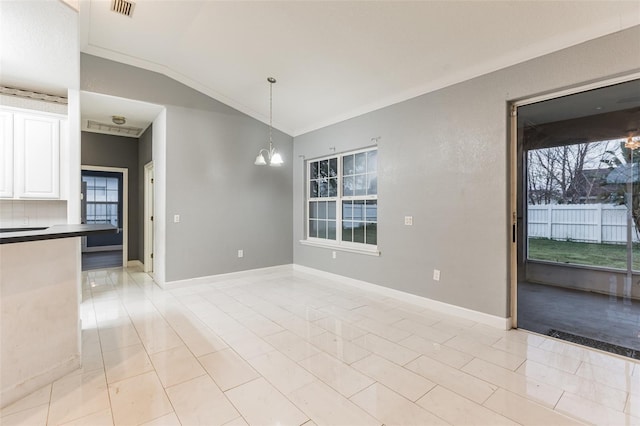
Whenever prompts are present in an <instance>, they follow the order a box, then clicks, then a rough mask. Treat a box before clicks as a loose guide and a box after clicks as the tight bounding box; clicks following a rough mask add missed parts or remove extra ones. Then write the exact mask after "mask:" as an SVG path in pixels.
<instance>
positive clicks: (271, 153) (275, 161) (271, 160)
mask: <svg viewBox="0 0 640 426" xmlns="http://www.w3.org/2000/svg"><path fill="white" fill-rule="evenodd" d="M267 81H268V82H269V149H268V150H267V149H264V148H263V149H261V150H260V152H258V156H257V157H256V161H255V162H254V163H253V164H255V165H256V166H265V165H267V164H269V165H270V166H272V167H279V166H281V165H282V163H283V162H284V161H282V157H281V156H280V154H279V153H278V152H277V151H276V149H275V148H274V147H273V135H272V134H273V84H274V83H275V82H276V79H275V78H273V77H269V78H267ZM265 153H266V154H267V155H266V158H265V155H264V154H265Z"/></svg>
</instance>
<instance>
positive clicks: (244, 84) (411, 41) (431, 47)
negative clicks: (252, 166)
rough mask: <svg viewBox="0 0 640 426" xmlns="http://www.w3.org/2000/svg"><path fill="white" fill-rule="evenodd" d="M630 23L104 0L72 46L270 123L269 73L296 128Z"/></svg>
mask: <svg viewBox="0 0 640 426" xmlns="http://www.w3.org/2000/svg"><path fill="white" fill-rule="evenodd" d="M12 1H13V0H3V1H2V2H1V3H3V9H2V10H3V11H6V10H10V9H11V8H9V7H7V6H6V4H7V3H11V2H12ZM40 1H41V2H42V3H43V4H44V3H49V2H47V1H45V0H40ZM29 3H31V4H32V5H34V7H35V4H36V3H37V2H35V1H32V2H29ZM34 7H31V9H33V8H34ZM42 10H44V9H42ZM34 13H35V12H34ZM43 13H44V12H43ZM6 14H7V13H5V15H6ZM5 20H6V19H5V18H3V22H4V21H5ZM16 25H19V26H20V25H21V26H22V27H23V26H24V23H16ZM635 25H640V2H639V1H637V0H632V1H616V0H604V1H598V0H593V1H541V0H500V1H475V0H472V1H464V0H463V1H411V2H405V1H395V0H389V1H330V2H326V1H213V0H210V1H207V0H189V1H181V0H162V1H158V0H135V7H134V9H133V14H132V16H131V17H127V16H123V15H120V14H117V13H115V12H113V11H111V1H110V0H80V43H79V44H80V49H81V51H82V52H85V53H88V54H92V55H96V56H101V57H104V58H108V59H112V60H115V61H119V62H123V63H127V64H130V65H134V66H138V67H142V68H145V69H148V70H152V71H157V72H161V73H163V74H166V75H167V76H169V77H172V78H174V79H176V80H178V81H180V82H182V83H184V84H186V85H188V86H191V87H193V88H195V89H197V90H199V91H201V92H203V93H205V94H207V95H209V96H211V97H213V98H216V99H218V100H220V101H222V102H224V103H226V104H228V105H230V106H232V107H234V108H237V109H238V110H240V111H242V112H245V113H247V114H249V115H251V116H253V117H255V118H257V119H259V120H262V121H265V122H266V121H268V116H269V84H268V83H267V81H266V79H267V77H269V76H273V77H275V78H276V79H277V80H278V82H277V83H276V84H275V85H274V87H273V96H274V100H273V114H274V116H273V118H274V126H275V127H277V128H279V129H280V130H282V131H285V132H287V133H289V134H291V135H294V136H295V135H298V134H302V133H305V132H307V131H310V130H313V129H316V128H319V127H322V126H325V125H328V124H332V123H335V122H338V121H341V120H344V119H347V118H350V117H354V116H357V115H359V114H363V113H366V112H369V111H371V110H374V109H377V108H380V107H383V106H386V105H390V104H393V103H396V102H399V101H402V100H405V99H408V98H411V97H414V96H417V95H420V94H422V93H426V92H429V91H432V90H435V89H438V88H441V87H444V86H447V85H450V84H453V83H456V82H459V81H463V80H466V79H469V78H472V77H475V76H478V75H481V74H484V73H487V72H491V71H494V70H496V69H500V68H503V67H506V66H509V65H513V64H516V63H519V62H522V61H525V60H528V59H531V58H534V57H537V56H540V55H543V54H546V53H550V52H553V51H556V50H559V49H562V48H565V47H569V46H572V45H575V44H578V43H581V42H583V41H586V40H589V39H593V38H596V37H599V36H602V35H606V34H610V33H613V32H616V31H620V30H623V29H625V28H629V27H631V26H635ZM4 27H5V28H3V29H2V37H3V43H2V44H3V52H2V56H3V58H2V59H3V67H4V69H3V72H5V71H9V70H10V71H12V72H13V73H14V75H13V77H15V78H14V79H13V80H12V76H7V75H6V74H5V76H4V77H3V80H8V81H18V82H19V81H20V75H21V71H20V61H24V59H19V58H24V57H25V56H24V55H21V52H10V50H11V49H9V48H8V47H7V46H9V47H10V45H9V44H7V43H5V41H9V42H10V41H11V38H12V37H14V36H13V35H12V34H21V33H20V28H18V27H16V28H14V29H11V28H7V25H5V26H4ZM41 27H42V25H40V24H38V28H41ZM38 28H35V27H34V28H31V29H30V30H29V31H26V32H25V34H26V36H27V37H33V38H34V46H36V45H37V43H38V39H37V37H35V36H32V34H33V35H38V36H48V37H54V36H56V35H55V34H50V32H51V29H50V28H48V29H47V33H46V34H45V33H44V32H43V31H39V30H38ZM14 30H15V31H14ZM60 31H63V29H60ZM23 32H24V31H23ZM23 36H24V34H23V35H21V36H20V37H23ZM15 37H17V36H15ZM23 38H24V37H23ZM6 52H8V53H11V54H13V53H15V54H16V57H17V58H18V61H17V62H16V61H14V62H15V63H13V62H11V61H10V60H5V59H6V57H7V53H6ZM19 54H20V55H19ZM9 59H11V58H9ZM62 60H63V58H60V61H62ZM32 65H33V64H32ZM36 65H37V63H36ZM22 68H23V69H24V72H27V71H28V72H29V73H30V74H33V73H37V72H41V73H47V72H48V73H51V72H52V71H53V72H55V70H39V69H38V67H37V66H29V64H25V65H24V66H22ZM5 77H7V78H5ZM30 77H33V78H32V79H31V80H32V81H37V76H31V75H30ZM67 87H68V86H67ZM56 89H57V87H56Z"/></svg>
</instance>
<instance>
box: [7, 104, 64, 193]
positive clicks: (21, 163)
mask: <svg viewBox="0 0 640 426" xmlns="http://www.w3.org/2000/svg"><path fill="white" fill-rule="evenodd" d="M0 120H1V121H0V122H1V124H0V126H1V128H0V131H2V145H1V146H0V150H1V151H0V152H2V170H1V173H0V175H1V176H0V197H2V198H13V199H58V198H60V135H61V122H62V123H63V124H64V120H61V118H60V117H59V116H55V115H49V114H43V113H38V112H34V113H31V112H22V111H18V110H16V111H0ZM62 127H63V128H64V125H63V126H62Z"/></svg>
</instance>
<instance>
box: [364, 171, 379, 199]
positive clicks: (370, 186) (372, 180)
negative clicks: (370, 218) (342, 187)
mask: <svg viewBox="0 0 640 426" xmlns="http://www.w3.org/2000/svg"><path fill="white" fill-rule="evenodd" d="M377 193H378V176H377V175H376V174H375V173H369V174H368V175H367V194H369V195H376V194H377Z"/></svg>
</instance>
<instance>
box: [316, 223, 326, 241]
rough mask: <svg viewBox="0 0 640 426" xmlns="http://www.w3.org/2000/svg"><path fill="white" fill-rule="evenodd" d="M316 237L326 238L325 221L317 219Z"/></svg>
mask: <svg viewBox="0 0 640 426" xmlns="http://www.w3.org/2000/svg"><path fill="white" fill-rule="evenodd" d="M318 238H327V221H326V220H319V221H318Z"/></svg>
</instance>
